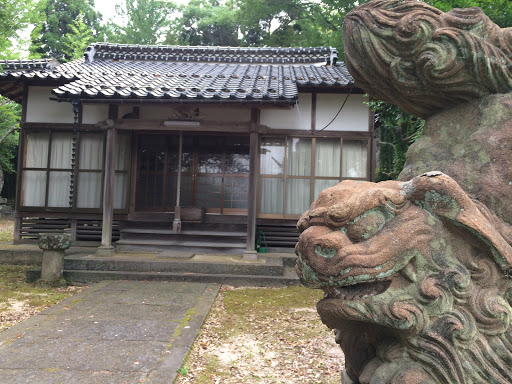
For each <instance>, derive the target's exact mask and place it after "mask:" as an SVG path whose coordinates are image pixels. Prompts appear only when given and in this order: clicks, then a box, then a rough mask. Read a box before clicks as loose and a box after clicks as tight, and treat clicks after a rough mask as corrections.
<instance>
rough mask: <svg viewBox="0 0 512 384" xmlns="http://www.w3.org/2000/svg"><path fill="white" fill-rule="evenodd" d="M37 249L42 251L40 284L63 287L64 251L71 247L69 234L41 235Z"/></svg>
mask: <svg viewBox="0 0 512 384" xmlns="http://www.w3.org/2000/svg"><path fill="white" fill-rule="evenodd" d="M38 245H39V248H41V249H42V250H43V264H42V267H41V280H39V282H40V283H43V284H49V285H64V284H65V283H66V282H65V280H64V279H63V277H62V270H63V269H64V251H65V250H66V249H68V248H69V246H70V245H71V234H70V233H41V234H39V244H38Z"/></svg>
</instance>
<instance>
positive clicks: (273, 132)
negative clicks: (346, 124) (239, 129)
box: [259, 128, 372, 139]
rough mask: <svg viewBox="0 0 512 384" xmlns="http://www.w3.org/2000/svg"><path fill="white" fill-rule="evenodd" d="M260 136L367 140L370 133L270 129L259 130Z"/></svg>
mask: <svg viewBox="0 0 512 384" xmlns="http://www.w3.org/2000/svg"><path fill="white" fill-rule="evenodd" d="M259 133H260V135H264V136H293V137H344V138H347V139H350V138H353V139H368V138H370V137H371V136H372V133H371V132H366V131H318V132H313V133H312V132H310V131H304V130H298V129H272V128H266V129H262V130H259Z"/></svg>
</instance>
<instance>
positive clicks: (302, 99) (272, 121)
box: [260, 93, 312, 131]
mask: <svg viewBox="0 0 512 384" xmlns="http://www.w3.org/2000/svg"><path fill="white" fill-rule="evenodd" d="M311 100H312V97H311V93H299V103H298V105H295V106H294V107H293V108H292V109H262V110H261V115H260V121H261V124H262V125H266V126H268V127H270V128H274V129H302V130H305V131H307V130H310V129H311Z"/></svg>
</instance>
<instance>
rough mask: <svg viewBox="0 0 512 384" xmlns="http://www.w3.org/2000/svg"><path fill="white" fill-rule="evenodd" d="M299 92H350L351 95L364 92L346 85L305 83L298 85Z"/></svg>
mask: <svg viewBox="0 0 512 384" xmlns="http://www.w3.org/2000/svg"><path fill="white" fill-rule="evenodd" d="M298 91H299V93H342V94H343V93H349V91H350V93H351V94H352V95H364V94H365V93H366V92H365V91H364V90H362V89H360V88H357V87H354V86H346V87H336V86H332V85H324V86H320V87H319V86H307V85H299V86H298Z"/></svg>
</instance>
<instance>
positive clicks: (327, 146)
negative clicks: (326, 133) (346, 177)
mask: <svg viewBox="0 0 512 384" xmlns="http://www.w3.org/2000/svg"><path fill="white" fill-rule="evenodd" d="M340 153H341V148H340V140H339V139H317V140H316V154H315V164H316V166H315V175H316V176H317V177H318V176H324V177H340Z"/></svg>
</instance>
